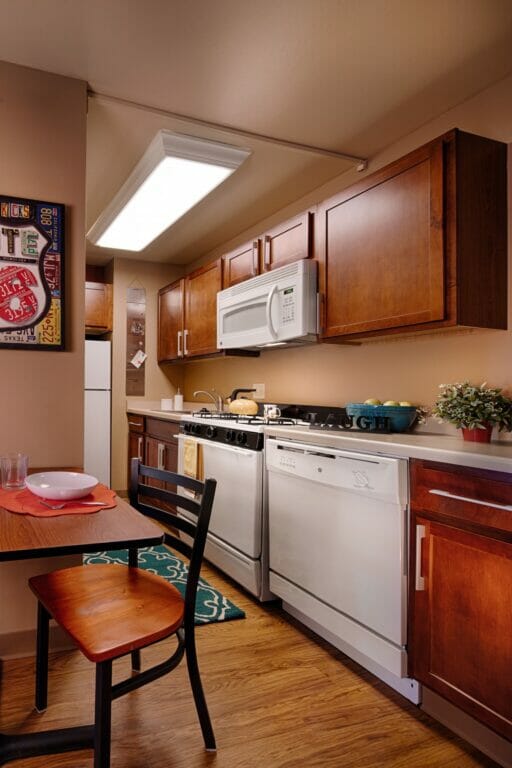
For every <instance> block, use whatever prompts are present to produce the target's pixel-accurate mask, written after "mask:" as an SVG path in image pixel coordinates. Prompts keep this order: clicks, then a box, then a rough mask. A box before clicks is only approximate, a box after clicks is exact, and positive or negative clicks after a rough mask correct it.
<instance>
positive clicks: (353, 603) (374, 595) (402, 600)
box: [265, 438, 420, 703]
mask: <svg viewBox="0 0 512 768" xmlns="http://www.w3.org/2000/svg"><path fill="white" fill-rule="evenodd" d="M265 452H266V467H267V470H268V505H269V540H270V589H271V591H272V592H273V593H274V594H276V595H278V596H279V597H281V598H282V600H283V607H284V609H285V610H287V611H288V612H289V613H291V614H292V615H294V616H296V617H297V618H298V619H299V620H300V621H302V622H303V623H304V624H306V625H307V626H309V627H310V628H311V629H313V630H314V631H315V632H317V633H318V634H319V635H320V636H322V637H324V638H325V639H326V640H328V641H329V642H330V643H332V644H333V645H334V646H336V647H337V648H339V649H340V650H342V651H343V652H344V653H346V654H347V656H350V657H351V658H353V659H355V660H356V661H357V662H359V663H360V664H361V665H362V666H364V667H365V668H367V669H369V670H370V671H371V672H373V673H374V674H375V675H377V676H378V677H380V678H381V679H382V680H384V681H385V682H386V683H388V684H389V685H391V686H392V687H393V688H394V689H395V690H397V691H399V692H400V693H401V694H402V695H404V696H406V697H407V698H408V699H410V700H411V701H413V702H414V703H418V702H419V697H420V688H419V685H418V683H417V682H416V681H415V680H411V679H410V678H408V677H407V652H406V644H407V547H408V528H409V526H408V492H407V487H408V486H407V460H405V459H396V458H391V457H386V456H374V455H369V454H363V453H352V452H349V451H342V450H337V449H331V448H324V447H319V446H315V445H310V444H306V443H300V442H295V441H291V440H281V439H273V438H269V439H267V443H266V449H265Z"/></svg>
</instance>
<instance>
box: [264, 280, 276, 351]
mask: <svg viewBox="0 0 512 768" xmlns="http://www.w3.org/2000/svg"><path fill="white" fill-rule="evenodd" d="M276 291H277V285H273V286H272V290H271V291H270V293H269V295H268V297H267V307H266V310H267V325H268V329H269V331H270V335H271V336H272V338H273V339H277V332H276V330H275V328H274V326H273V325H272V299H273V298H274V294H275V293H276Z"/></svg>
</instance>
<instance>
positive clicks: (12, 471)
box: [0, 453, 28, 490]
mask: <svg viewBox="0 0 512 768" xmlns="http://www.w3.org/2000/svg"><path fill="white" fill-rule="evenodd" d="M27 467H28V456H26V455H25V454H24V453H9V454H7V455H6V456H1V457H0V474H1V479H2V488H5V489H6V490H13V489H15V488H24V487H25V478H26V477H27Z"/></svg>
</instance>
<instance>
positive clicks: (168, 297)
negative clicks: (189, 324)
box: [158, 280, 185, 363]
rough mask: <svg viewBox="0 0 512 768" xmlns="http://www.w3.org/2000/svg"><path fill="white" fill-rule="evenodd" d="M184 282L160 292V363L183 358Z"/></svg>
mask: <svg viewBox="0 0 512 768" xmlns="http://www.w3.org/2000/svg"><path fill="white" fill-rule="evenodd" d="M184 286H185V281H184V280H178V282H176V283H173V284H172V285H168V286H166V287H165V288H162V289H161V290H160V291H159V292H158V362H159V363H163V362H166V361H169V360H177V359H178V358H180V357H183V307H184V301H183V295H184Z"/></svg>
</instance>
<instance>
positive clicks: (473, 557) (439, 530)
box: [409, 517, 512, 739]
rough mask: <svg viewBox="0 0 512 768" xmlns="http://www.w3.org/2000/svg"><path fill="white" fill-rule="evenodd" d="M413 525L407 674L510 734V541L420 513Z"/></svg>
mask: <svg viewBox="0 0 512 768" xmlns="http://www.w3.org/2000/svg"><path fill="white" fill-rule="evenodd" d="M416 530H417V532H418V546H417V552H418V558H419V562H418V565H417V567H416V574H417V575H416V589H415V591H414V593H413V594H414V598H413V617H414V618H413V626H412V637H411V645H410V649H409V653H410V663H411V667H412V668H411V670H410V673H411V675H412V677H414V678H416V679H417V680H419V681H420V682H422V683H424V684H425V685H426V686H427V687H428V688H431V689H432V690H434V691H436V692H437V693H439V694H440V695H442V696H444V698H446V699H448V700H450V701H451V702H452V703H454V704H456V705H457V706H459V707H461V708H462V709H464V710H465V711H466V712H468V713H469V714H470V715H472V716H473V717H475V718H477V719H478V720H481V721H482V722H484V723H486V724H487V725H488V726H490V727H491V728H493V729H494V730H496V731H497V732H499V733H501V734H502V735H503V736H505V737H506V738H507V739H512V696H511V693H510V691H511V670H512V608H511V606H512V543H510V541H509V542H507V541H503V540H499V539H494V538H491V537H488V536H484V535H478V534H476V533H473V532H472V531H467V530H461V529H458V528H457V527H454V526H452V525H445V524H443V523H440V522H436V521H432V520H429V519H426V518H421V517H418V519H417V528H416ZM420 551H421V554H420Z"/></svg>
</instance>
